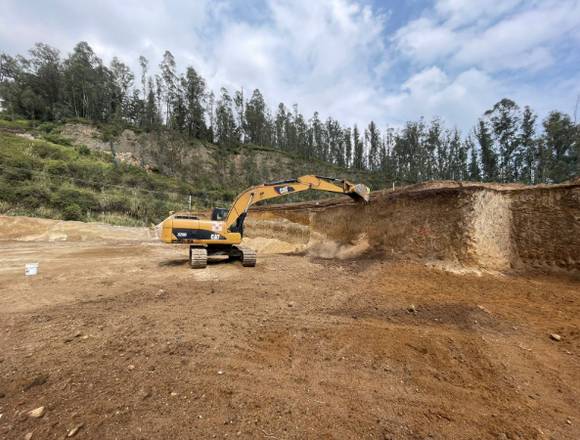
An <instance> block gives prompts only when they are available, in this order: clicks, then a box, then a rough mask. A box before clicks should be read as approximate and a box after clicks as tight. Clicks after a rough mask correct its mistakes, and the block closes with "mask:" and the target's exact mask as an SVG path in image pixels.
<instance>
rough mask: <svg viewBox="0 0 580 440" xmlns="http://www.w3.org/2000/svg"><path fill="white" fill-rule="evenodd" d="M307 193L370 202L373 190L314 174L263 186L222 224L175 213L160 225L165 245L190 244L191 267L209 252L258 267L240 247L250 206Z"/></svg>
mask: <svg viewBox="0 0 580 440" xmlns="http://www.w3.org/2000/svg"><path fill="white" fill-rule="evenodd" d="M308 190H316V191H326V192H334V193H339V194H345V195H348V196H350V197H352V198H354V199H355V200H358V201H364V202H368V201H369V195H370V190H369V188H368V187H367V186H366V185H363V184H354V183H351V182H349V181H347V180H342V179H335V178H330V177H322V176H314V175H307V176H302V177H298V178H297V179H291V180H284V181H280V182H271V183H263V184H261V185H256V186H253V187H251V188H248V189H247V190H245V191H244V192H242V193H240V194H239V195H238V196H237V197H236V199H235V200H234V202H233V203H232V206H231V208H230V209H229V211H228V213H227V215H226V216H225V218H224V219H223V221H221V220H217V219H212V221H209V220H200V219H199V218H197V217H195V216H193V215H192V214H191V213H174V214H172V215H171V216H169V217H168V218H167V219H165V220H164V221H163V222H162V223H161V234H160V238H161V240H163V241H164V242H166V243H178V244H189V245H190V252H189V254H190V261H191V265H192V267H205V265H206V264H207V255H208V252H209V253H210V254H212V255H227V256H228V257H230V258H240V259H241V260H242V264H243V265H244V266H254V265H255V264H256V254H255V252H254V251H252V250H251V249H249V248H246V247H244V246H240V243H241V241H242V237H243V232H244V220H245V218H246V215H247V213H248V209H249V208H250V206H252V205H253V204H255V203H258V202H261V201H263V200H268V199H273V198H277V197H284V196H287V195H290V194H294V193H298V192H302V191H308Z"/></svg>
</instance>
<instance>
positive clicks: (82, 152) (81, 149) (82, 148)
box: [76, 144, 91, 156]
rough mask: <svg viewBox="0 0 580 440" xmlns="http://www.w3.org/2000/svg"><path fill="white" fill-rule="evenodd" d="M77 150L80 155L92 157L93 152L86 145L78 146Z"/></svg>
mask: <svg viewBox="0 0 580 440" xmlns="http://www.w3.org/2000/svg"><path fill="white" fill-rule="evenodd" d="M76 150H77V151H78V153H79V154H80V155H81V156H90V155H91V150H90V149H89V147H87V146H86V145H84V144H81V145H78V146H77V147H76Z"/></svg>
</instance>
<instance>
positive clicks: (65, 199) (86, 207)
mask: <svg viewBox="0 0 580 440" xmlns="http://www.w3.org/2000/svg"><path fill="white" fill-rule="evenodd" d="M52 204H53V205H54V206H55V207H57V208H61V209H64V208H65V207H67V206H69V205H73V204H74V205H78V206H79V207H80V208H81V210H82V211H83V212H86V211H96V210H98V209H99V208H100V206H99V202H98V200H97V198H96V197H95V195H94V194H93V193H92V192H90V191H87V190H81V189H77V188H74V187H72V186H62V187H60V188H59V189H58V191H57V192H56V194H55V195H54V197H53V198H52Z"/></svg>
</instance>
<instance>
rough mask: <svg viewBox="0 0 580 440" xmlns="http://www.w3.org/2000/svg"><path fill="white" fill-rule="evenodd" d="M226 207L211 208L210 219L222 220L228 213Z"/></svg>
mask: <svg viewBox="0 0 580 440" xmlns="http://www.w3.org/2000/svg"><path fill="white" fill-rule="evenodd" d="M228 211H229V210H228V209H227V208H213V209H212V210H211V219H212V220H213V221H223V220H224V219H225V218H226V217H227V215H228Z"/></svg>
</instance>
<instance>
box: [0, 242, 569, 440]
mask: <svg viewBox="0 0 580 440" xmlns="http://www.w3.org/2000/svg"><path fill="white" fill-rule="evenodd" d="M0 247H1V254H0V261H1V264H0V414H1V415H0V438H2V439H24V438H25V436H26V435H27V434H29V433H32V436H31V437H30V438H32V439H53V438H58V439H61V438H64V437H66V436H67V435H68V434H71V436H74V438H79V439H81V438H87V439H194V438H249V439H260V438H262V439H305V438H312V439H320V438H324V439H355V438H356V439H358V438H373V439H374V438H378V439H570V440H572V439H578V438H580V405H579V404H578V402H580V282H579V281H578V279H575V278H572V277H566V276H559V277H556V276H555V275H550V276H548V275H505V276H497V275H495V276H492V275H482V276H476V275H469V274H463V275H458V274H451V273H447V272H443V271H438V270H435V269H429V268H427V267H425V266H424V265H421V264H419V263H411V262H401V261H398V262H397V261H388V260H374V259H372V258H365V257H360V258H358V259H344V260H340V261H339V260H328V259H317V258H312V257H307V256H303V255H296V254H294V255H282V254H273V253H269V254H268V253H262V254H261V255H260V256H259V259H258V266H257V267H256V268H243V267H241V265H240V264H239V263H220V264H210V265H209V266H208V268H207V269H206V270H197V271H194V270H191V269H190V268H189V267H188V263H187V258H186V255H187V251H186V249H184V248H179V247H172V246H167V245H163V244H159V243H154V242H146V241H144V242H135V241H133V242H128V241H92V242H76V243H75V242H57V243H48V242H15V241H9V242H1V243H0ZM31 261H38V262H39V263H40V272H39V275H37V276H35V277H25V276H24V264H25V263H27V262H31ZM551 334H558V335H559V336H560V340H559V341H556V340H554V339H551V338H550V335H551ZM41 406H44V407H45V413H44V415H43V416H42V417H40V418H34V417H30V416H28V415H27V412H28V411H30V410H32V409H35V408H38V407H41Z"/></svg>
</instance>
